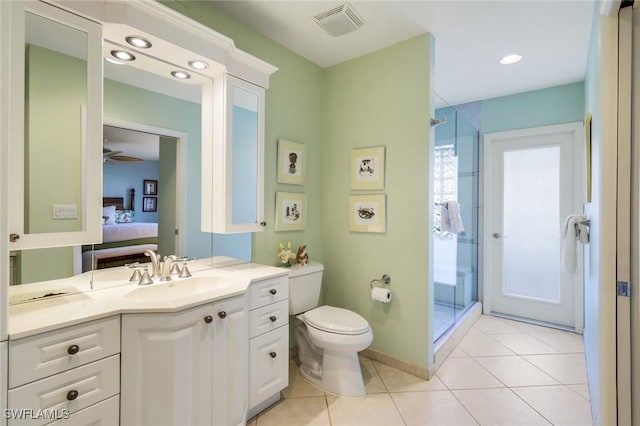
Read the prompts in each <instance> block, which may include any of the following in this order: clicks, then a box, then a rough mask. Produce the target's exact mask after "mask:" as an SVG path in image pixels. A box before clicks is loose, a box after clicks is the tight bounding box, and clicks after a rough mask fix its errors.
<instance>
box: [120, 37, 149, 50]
mask: <svg viewBox="0 0 640 426" xmlns="http://www.w3.org/2000/svg"><path fill="white" fill-rule="evenodd" d="M125 40H127V43H129V44H130V45H132V46H134V47H139V48H141V49H148V48H150V47H151V42H150V41H149V40H147V39H146V38H142V37H140V36H129V37H126V38H125Z"/></svg>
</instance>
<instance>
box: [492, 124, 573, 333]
mask: <svg viewBox="0 0 640 426" xmlns="http://www.w3.org/2000/svg"><path fill="white" fill-rule="evenodd" d="M582 132H583V125H582V123H571V124H563V125H556V126H548V127H538V128H531V129H524V130H516V131H509V132H500V133H491V134H487V135H485V137H484V149H485V157H484V170H486V172H485V179H486V180H485V184H484V189H485V215H484V217H485V220H484V243H485V256H484V258H485V261H484V266H485V272H484V300H483V301H484V310H485V313H490V312H494V313H502V314H507V315H512V316H517V317H521V318H527V319H532V320H536V321H542V322H546V323H552V324H558V325H562V326H566V327H570V328H577V329H578V330H579V331H580V330H581V328H582V322H581V321H582V320H581V318H582V291H583V289H582V279H581V274H582V272H581V271H582V266H581V259H582V256H581V253H582V246H581V245H580V244H578V246H577V248H576V252H577V254H578V265H577V268H576V271H577V272H576V274H571V273H567V272H563V271H562V270H561V265H560V262H561V247H562V241H561V239H560V232H561V227H562V224H563V223H564V220H565V218H566V217H567V216H568V215H570V214H575V213H581V212H582V203H583V198H584V184H583V182H584V178H583V174H582V170H583V167H582V162H583V161H584V160H583V155H582V154H581V153H582V152H583V150H582V140H583V136H582Z"/></svg>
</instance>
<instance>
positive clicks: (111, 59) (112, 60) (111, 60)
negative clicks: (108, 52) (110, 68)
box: [104, 56, 124, 65]
mask: <svg viewBox="0 0 640 426" xmlns="http://www.w3.org/2000/svg"><path fill="white" fill-rule="evenodd" d="M104 59H106V60H107V61H109V62H111V63H112V64H116V65H123V64H124V62H121V61H116V60H115V59H113V58H110V57H108V56H105V58H104Z"/></svg>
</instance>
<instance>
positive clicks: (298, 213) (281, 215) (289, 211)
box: [275, 192, 307, 231]
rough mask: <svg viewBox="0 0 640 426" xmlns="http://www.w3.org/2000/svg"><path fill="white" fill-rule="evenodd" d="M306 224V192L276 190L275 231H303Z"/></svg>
mask: <svg viewBox="0 0 640 426" xmlns="http://www.w3.org/2000/svg"><path fill="white" fill-rule="evenodd" d="M306 226H307V194H301V193H297V192H276V227H275V230H276V231H303V230H304V229H305V227H306Z"/></svg>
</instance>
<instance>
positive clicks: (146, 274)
mask: <svg viewBox="0 0 640 426" xmlns="http://www.w3.org/2000/svg"><path fill="white" fill-rule="evenodd" d="M149 284H153V280H152V279H151V277H150V276H149V271H148V270H147V268H144V272H143V273H142V277H140V281H139V282H138V285H149Z"/></svg>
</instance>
